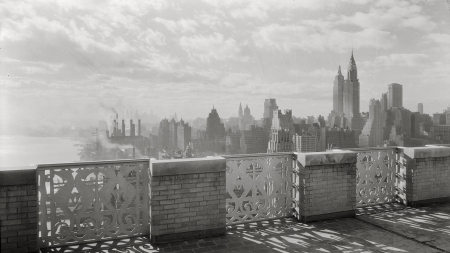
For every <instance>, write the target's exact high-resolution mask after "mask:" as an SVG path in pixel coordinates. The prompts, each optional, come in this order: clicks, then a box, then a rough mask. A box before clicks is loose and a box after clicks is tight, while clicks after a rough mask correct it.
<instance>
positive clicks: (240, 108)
mask: <svg viewBox="0 0 450 253" xmlns="http://www.w3.org/2000/svg"><path fill="white" fill-rule="evenodd" d="M238 116H239V118H242V116H243V113H242V104H241V103H239V112H238Z"/></svg>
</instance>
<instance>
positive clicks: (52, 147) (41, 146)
mask: <svg viewBox="0 0 450 253" xmlns="http://www.w3.org/2000/svg"><path fill="white" fill-rule="evenodd" d="M82 144H83V140H82V139H81V140H77V139H74V138H61V137H29V136H0V169H8V168H10V167H17V166H28V165H34V164H45V163H66V162H77V161H80V156H79V155H78V153H79V152H80V150H81V148H82V147H81V145H82Z"/></svg>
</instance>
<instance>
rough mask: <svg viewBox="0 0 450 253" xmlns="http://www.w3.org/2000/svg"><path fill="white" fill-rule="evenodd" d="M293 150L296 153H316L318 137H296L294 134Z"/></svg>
mask: <svg viewBox="0 0 450 253" xmlns="http://www.w3.org/2000/svg"><path fill="white" fill-rule="evenodd" d="M293 142H294V150H295V151H296V152H300V153H305V152H316V151H317V148H318V137H317V135H309V134H306V133H305V134H304V135H298V134H295V135H294V137H293Z"/></svg>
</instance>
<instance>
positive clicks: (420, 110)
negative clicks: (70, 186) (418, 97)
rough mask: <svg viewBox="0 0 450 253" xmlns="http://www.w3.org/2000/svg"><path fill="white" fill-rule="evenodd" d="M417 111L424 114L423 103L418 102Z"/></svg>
mask: <svg viewBox="0 0 450 253" xmlns="http://www.w3.org/2000/svg"><path fill="white" fill-rule="evenodd" d="M417 111H418V112H419V113H420V114H423V103H419V104H417Z"/></svg>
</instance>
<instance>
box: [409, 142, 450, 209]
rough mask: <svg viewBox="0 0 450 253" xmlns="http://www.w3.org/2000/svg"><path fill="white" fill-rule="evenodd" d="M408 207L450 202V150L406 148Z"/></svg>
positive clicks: (443, 148)
mask: <svg viewBox="0 0 450 253" xmlns="http://www.w3.org/2000/svg"><path fill="white" fill-rule="evenodd" d="M403 155H404V158H405V159H406V177H407V182H406V199H407V203H408V205H421V204H427V203H432V202H441V201H450V148H447V147H420V148H404V149H403Z"/></svg>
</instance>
